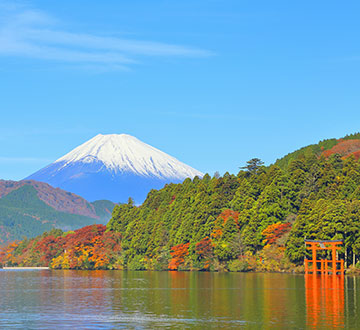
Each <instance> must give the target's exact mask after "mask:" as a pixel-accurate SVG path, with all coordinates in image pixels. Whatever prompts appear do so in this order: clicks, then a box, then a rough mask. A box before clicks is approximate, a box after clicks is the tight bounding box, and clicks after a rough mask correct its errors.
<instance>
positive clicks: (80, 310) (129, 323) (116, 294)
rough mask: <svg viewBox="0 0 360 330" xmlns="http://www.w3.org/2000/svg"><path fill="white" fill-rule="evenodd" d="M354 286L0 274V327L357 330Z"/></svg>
mask: <svg viewBox="0 0 360 330" xmlns="http://www.w3.org/2000/svg"><path fill="white" fill-rule="evenodd" d="M359 280H360V278H355V277H340V276H335V277H332V276H329V277H326V278H321V276H315V277H313V276H309V277H308V278H305V276H304V275H290V274H256V273H206V272H130V271H129V272H126V271H51V270H50V271H0V292H1V296H0V297H1V298H0V328H1V329H3V328H7V327H8V328H15V329H53V328H62V329H121V328H126V329H127V328H131V329H132V328H136V329H152V328H159V327H165V328H171V329H187V328H189V329H193V328H194V329H208V328H214V329H217V328H224V329H227V328H234V329H239V328H240V329H241V328H244V329H307V328H323V329H331V328H349V329H360V310H359V308H360V295H359V290H358V289H357V288H360V283H359ZM357 324H358V325H357Z"/></svg>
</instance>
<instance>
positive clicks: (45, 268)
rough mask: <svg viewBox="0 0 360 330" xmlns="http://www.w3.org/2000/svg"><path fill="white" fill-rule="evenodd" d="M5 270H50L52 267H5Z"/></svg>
mask: <svg viewBox="0 0 360 330" xmlns="http://www.w3.org/2000/svg"><path fill="white" fill-rule="evenodd" d="M0 269H3V270H49V269H50V267H3V268H0Z"/></svg>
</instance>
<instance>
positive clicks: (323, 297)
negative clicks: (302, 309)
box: [305, 274, 345, 328]
mask: <svg viewBox="0 0 360 330" xmlns="http://www.w3.org/2000/svg"><path fill="white" fill-rule="evenodd" d="M344 284H345V283H344V275H327V274H321V275H319V274H306V275H305V291H306V294H305V295H306V315H307V325H308V326H309V327H313V328H317V327H319V326H326V327H329V328H339V327H341V328H343V327H344V325H345V318H344V303H345V299H344Z"/></svg>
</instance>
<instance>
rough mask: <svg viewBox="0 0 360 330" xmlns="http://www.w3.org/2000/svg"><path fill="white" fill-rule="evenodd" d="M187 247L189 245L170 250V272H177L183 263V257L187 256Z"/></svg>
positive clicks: (181, 245)
mask: <svg viewBox="0 0 360 330" xmlns="http://www.w3.org/2000/svg"><path fill="white" fill-rule="evenodd" d="M189 245H190V243H186V244H179V245H175V246H173V247H172V248H171V252H170V254H171V256H172V258H171V260H170V262H169V266H168V268H169V269H170V270H177V269H178V268H179V266H180V265H181V264H183V263H184V261H185V257H186V256H187V255H188V254H189Z"/></svg>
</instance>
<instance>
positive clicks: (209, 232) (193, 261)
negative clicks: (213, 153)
mask: <svg viewBox="0 0 360 330" xmlns="http://www.w3.org/2000/svg"><path fill="white" fill-rule="evenodd" d="M250 164H251V163H250ZM250 169H251V170H250ZM359 197H360V164H359V162H357V161H355V160H354V158H353V157H349V158H341V157H340V156H339V155H337V154H335V155H332V156H330V157H329V158H327V159H326V158H324V157H320V158H317V157H316V156H315V155H314V154H310V155H309V156H308V157H306V156H301V157H299V158H298V159H295V160H292V161H291V162H290V164H289V166H288V167H287V168H286V169H281V168H280V167H279V166H277V165H272V166H270V167H264V166H259V167H257V168H255V169H254V168H251V167H249V169H247V170H245V171H240V172H239V173H238V175H237V176H235V175H230V174H225V175H224V176H223V177H220V178H216V177H212V178H211V177H210V176H209V175H205V177H204V178H203V179H202V180H200V179H198V178H195V179H194V180H193V181H191V180H190V179H187V180H185V181H184V183H183V184H177V185H175V184H170V185H167V186H166V187H164V188H163V189H162V190H159V191H151V192H150V193H149V195H148V198H147V199H146V201H145V202H144V204H143V205H141V206H140V207H136V206H134V205H133V204H131V203H129V204H122V205H118V206H116V207H115V209H114V212H113V218H112V219H111V220H110V222H109V224H108V230H110V231H115V232H120V233H121V235H122V237H123V240H122V249H123V251H122V253H123V256H124V259H123V260H124V265H125V266H126V265H131V263H132V261H133V260H134V259H135V258H136V259H137V261H138V262H137V263H136V266H137V267H139V268H141V269H159V268H160V269H161V268H162V269H165V268H169V269H224V268H229V267H231V265H233V263H234V261H236V262H237V263H239V262H240V261H246V262H247V264H249V265H250V264H251V262H250V261H249V258H250V257H253V258H254V256H255V260H257V261H258V264H257V265H256V263H255V265H253V266H252V267H255V268H257V269H258V268H259V267H260V268H261V266H262V265H265V266H266V262H267V260H269V262H270V259H271V254H272V255H273V256H274V258H275V256H276V257H279V256H280V255H281V260H278V262H275V264H274V258H273V259H272V260H271V262H272V263H273V267H272V269H274V270H275V269H279V268H286V267H290V266H289V262H291V263H293V264H294V265H301V264H302V261H303V259H304V255H305V248H304V238H308V239H343V240H344V242H345V246H344V248H343V250H342V251H341V252H342V254H343V256H344V257H345V258H346V260H347V261H348V262H353V261H354V258H355V257H356V256H357V255H359V254H360V212H359V211H360V201H359ZM204 240H206V242H208V244H207V247H206V253H205V255H206V256H200V255H199V253H198V251H199V248H198V247H199V245H201V246H203V245H204V246H205V243H204ZM264 247H266V249H265V250H264ZM285 247H286V250H285ZM265 252H267V253H268V254H265V255H264V253H265ZM269 253H270V255H269ZM260 259H261V260H260ZM264 259H265V260H264ZM275 259H276V258H275ZM139 260H142V263H141V262H140V263H139ZM237 260H240V261H237ZM205 261H206V262H205ZM259 261H260V264H259ZM286 265H287V266H286ZM265 266H264V267H265ZM249 267H250V266H249ZM250 268H251V267H250Z"/></svg>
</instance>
